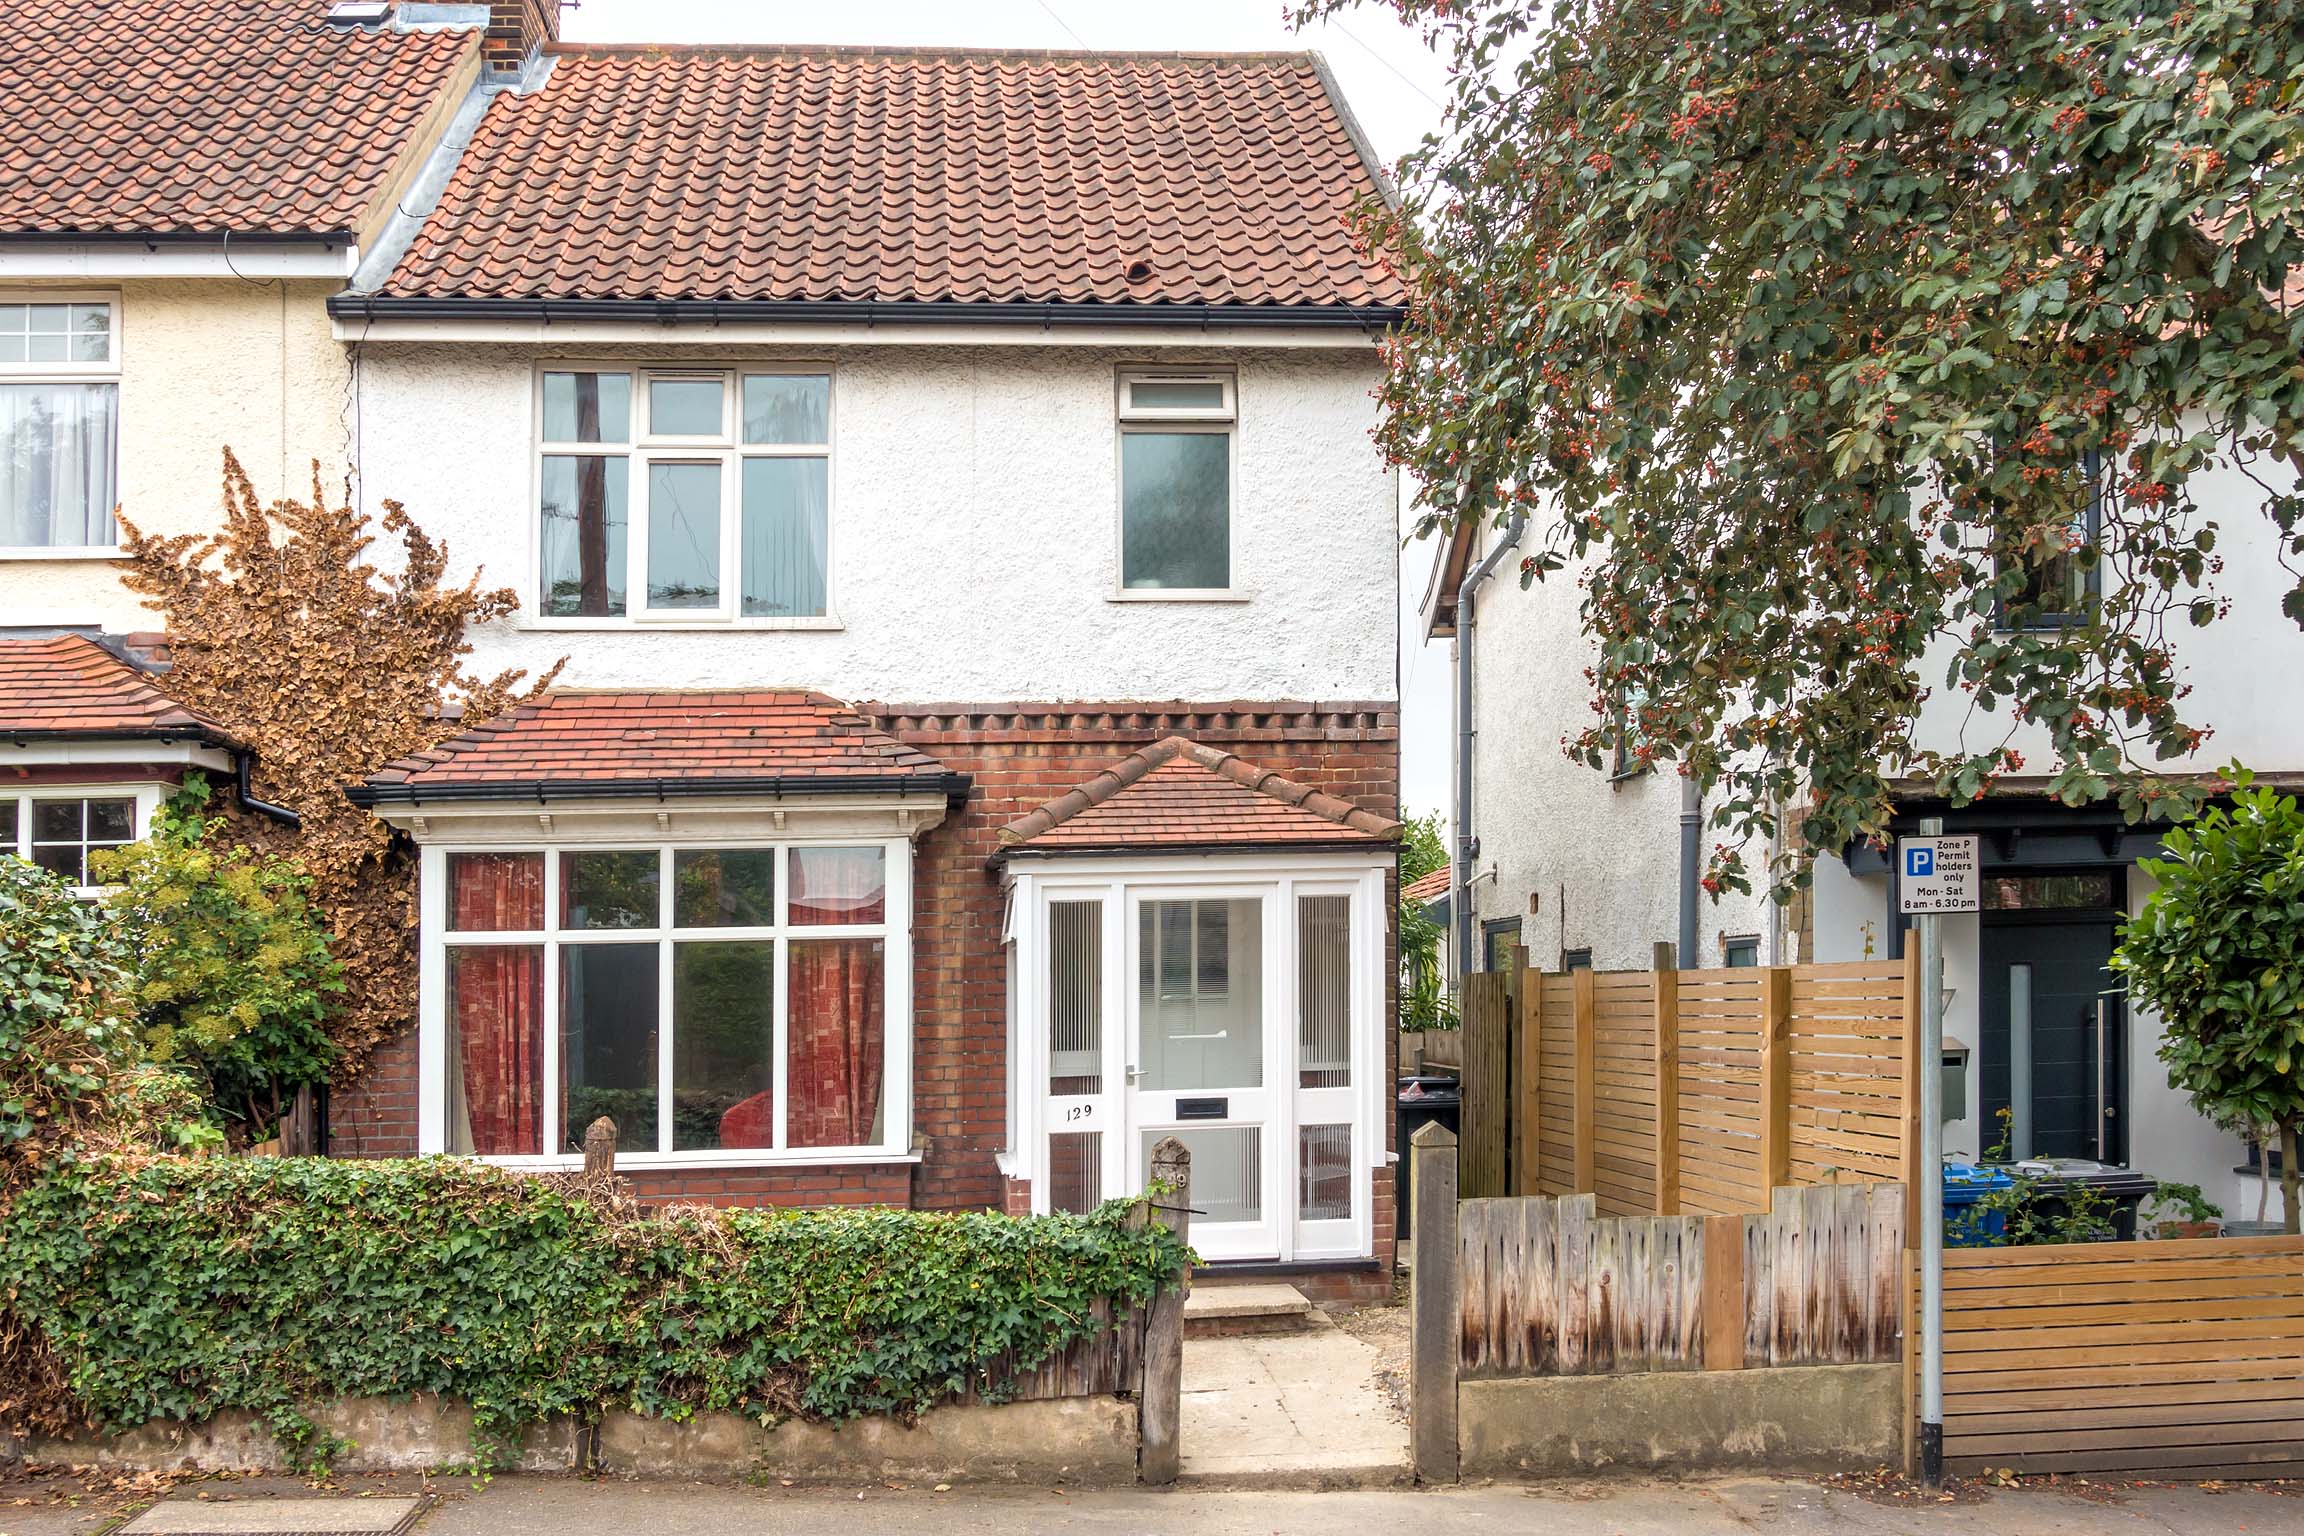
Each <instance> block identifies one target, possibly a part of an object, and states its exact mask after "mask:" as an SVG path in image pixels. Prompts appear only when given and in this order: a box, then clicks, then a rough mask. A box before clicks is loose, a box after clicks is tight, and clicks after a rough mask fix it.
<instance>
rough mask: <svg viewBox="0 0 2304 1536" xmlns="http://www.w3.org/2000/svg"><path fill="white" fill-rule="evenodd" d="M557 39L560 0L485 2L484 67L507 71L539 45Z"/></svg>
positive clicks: (518, 64)
mask: <svg viewBox="0 0 2304 1536" xmlns="http://www.w3.org/2000/svg"><path fill="white" fill-rule="evenodd" d="M559 40H560V0H489V3H488V40H487V43H486V45H485V48H484V52H485V54H486V56H487V60H488V67H489V68H490V69H494V70H503V71H511V70H516V69H518V68H519V67H520V66H521V65H522V64H523V63H525V62H527V58H528V55H529V54H530V53H533V52H534V51H535V50H536V47H537V45H538V44H540V43H552V42H558V41H559Z"/></svg>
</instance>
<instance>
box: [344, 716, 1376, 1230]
mask: <svg viewBox="0 0 2304 1536" xmlns="http://www.w3.org/2000/svg"><path fill="white" fill-rule="evenodd" d="M862 708H863V709H864V711H865V712H866V713H867V714H870V715H872V716H874V717H876V718H877V720H878V722H879V723H880V725H881V726H882V728H883V729H885V730H888V731H889V732H891V733H892V734H894V735H896V736H897V737H899V738H901V739H903V740H904V741H907V742H909V743H911V744H913V745H915V746H917V747H919V748H920V749H921V750H922V751H924V752H927V753H928V754H930V755H931V756H933V757H935V758H936V759H938V760H939V761H940V762H942V763H943V764H945V766H947V767H949V768H953V769H957V770H959V771H960V772H963V773H967V774H969V775H971V776H972V777H973V779H974V787H973V788H972V789H971V791H970V793H969V797H968V803H967V805H966V806H965V807H963V808H962V809H960V810H959V811H957V812H955V813H954V814H953V815H952V816H951V817H950V818H949V819H947V820H946V821H945V822H944V824H943V825H941V826H939V827H937V828H936V829H935V830H934V831H933V832H930V833H929V834H927V836H925V837H924V838H922V839H921V842H920V847H919V852H918V857H917V860H916V862H915V869H914V890H913V1053H912V1076H913V1100H912V1103H913V1125H914V1128H915V1131H916V1133H917V1134H918V1135H919V1136H920V1137H922V1138H923V1139H924V1142H925V1146H924V1156H923V1159H922V1162H921V1164H920V1165H919V1167H918V1168H917V1169H913V1168H908V1167H901V1166H899V1167H896V1168H893V1169H889V1168H881V1169H859V1168H826V1169H778V1170H773V1171H770V1172H761V1171H757V1170H735V1171H728V1172H722V1171H711V1172H697V1173H653V1174H648V1175H644V1176H643V1175H635V1183H636V1184H639V1185H641V1186H642V1188H643V1193H645V1194H648V1195H650V1196H652V1197H671V1196H694V1197H696V1198H700V1199H711V1200H718V1201H721V1202H723V1203H736V1202H738V1201H762V1202H774V1203H810V1204H815V1203H823V1204H840V1203H851V1202H853V1201H857V1200H886V1201H888V1202H889V1203H893V1204H904V1203H907V1201H909V1203H913V1204H917V1205H919V1206H922V1207H926V1208H930V1209H981V1208H984V1207H991V1208H993V1209H1003V1208H1006V1207H1007V1206H1008V1204H1009V1203H1010V1195H1011V1191H1010V1190H1009V1189H1008V1188H1007V1187H1006V1184H1007V1181H1005V1180H1004V1179H1003V1178H1002V1177H1001V1175H1000V1171H999V1169H998V1168H997V1167H996V1166H994V1163H993V1154H995V1153H996V1152H998V1151H999V1150H1000V1149H1001V1145H1002V1143H1003V1142H1004V1141H1005V1140H1006V1137H1007V1114H1008V1111H1007V976H1006V973H1005V971H1004V968H1003V966H1002V957H1001V950H1000V930H1001V920H1002V916H1003V912H1002V897H1001V892H1000V886H999V882H998V881H997V880H996V879H995V878H994V876H993V874H992V872H991V870H990V869H989V868H988V867H987V861H988V860H989V859H990V858H991V856H992V854H993V852H994V851H995V849H996V848H997V847H998V841H997V839H998V833H999V829H1000V828H1001V827H1002V826H1004V825H1006V824H1007V823H1008V822H1010V821H1013V820H1015V819H1016V818H1017V817H1018V816H1021V815H1023V814H1024V813H1025V812H1026V811H1029V810H1032V809H1033V808H1034V807H1036V806H1039V805H1040V804H1042V803H1044V802H1045V801H1048V800H1051V799H1054V798H1055V797H1056V796H1057V795H1060V794H1062V793H1063V792H1064V791H1066V790H1068V789H1070V788H1072V787H1073V786H1074V785H1075V784H1077V783H1079V782H1080V781H1081V780H1083V779H1086V778H1088V777H1090V776H1091V775H1093V774H1094V773H1096V772H1097V771H1098V770H1099V769H1101V768H1103V767H1105V766H1107V765H1109V764H1110V763H1111V762H1112V761H1113V760H1115V759H1116V758H1118V757H1120V756H1122V755H1123V754H1125V753H1128V752H1131V751H1134V750H1135V749H1136V748H1138V747H1141V746H1145V745H1147V744H1149V743H1151V742H1154V741H1157V740H1159V739H1160V738H1162V737H1164V736H1171V735H1183V736H1189V737H1191V738H1192V739H1193V740H1195V741H1198V742H1201V743H1203V744H1205V745H1208V746H1213V747H1221V748H1224V749H1226V750H1228V751H1232V752H1237V753H1238V754H1239V755H1240V756H1241V757H1243V758H1245V759H1247V760H1248V761H1250V762H1252V763H1255V764H1257V765H1258V766H1260V767H1265V768H1271V769H1274V770H1276V771H1277V772H1279V773H1281V774H1284V775H1286V776H1287V777H1289V778H1293V779H1297V780H1300V781H1302V782H1305V783H1309V784H1313V785H1315V786H1317V787H1319V788H1321V789H1324V790H1327V791H1329V792H1331V793H1333V794H1337V795H1341V796H1343V797H1344V798H1346V799H1349V800H1352V801H1354V802H1356V803H1357V804H1359V805H1361V806H1363V807H1365V808H1366V809H1368V810H1371V811H1374V812H1376V813H1377V814H1379V815H1383V816H1395V815H1398V814H1399V798H1400V753H1399V716H1398V713H1397V709H1396V706H1394V705H1391V704H1212V705H1192V704H1135V703H1126V704H1067V705H985V704H976V705H938V706H888V705H865V706H862ZM1387 974H1389V972H1387ZM1397 1023H1398V1021H1397V1020H1396V1019H1388V1020H1387V1021H1386V1029H1385V1044H1384V1050H1383V1054H1382V1056H1381V1058H1380V1059H1381V1060H1383V1061H1386V1062H1390V1061H1394V1060H1396V1059H1397V1057H1398V1042H1397V1038H1396V1035H1395V1033H1394V1031H1395V1029H1396V1026H1397ZM415 1060H416V1047H415V1039H414V1035H413V1033H411V1034H410V1035H409V1036H407V1037H405V1038H403V1039H401V1040H398V1041H395V1042H392V1043H391V1044H389V1045H388V1046H386V1047H384V1048H383V1049H380V1050H379V1051H378V1052H377V1054H376V1056H375V1058H374V1059H373V1061H372V1063H371V1065H370V1066H369V1068H368V1070H367V1071H366V1072H365V1073H364V1074H363V1075H362V1076H361V1078H360V1080H359V1081H358V1082H356V1083H353V1084H349V1085H344V1086H340V1087H339V1088H337V1089H336V1091H335V1092H334V1093H333V1094H332V1095H331V1098H330V1103H329V1135H330V1146H331V1149H332V1150H333V1151H335V1152H336V1154H337V1155H339V1156H356V1157H405V1156H411V1155H413V1154H414V1153H415V1150H416V1066H415ZM1387 1124H1389V1120H1387ZM1387 1134H1389V1131H1387ZM1378 1180H1379V1188H1378V1192H1377V1201H1378V1204H1377V1227H1378V1240H1379V1242H1380V1243H1381V1244H1384V1245H1385V1246H1384V1247H1382V1248H1381V1249H1380V1253H1381V1255H1382V1256H1383V1257H1384V1258H1386V1259H1387V1261H1388V1260H1389V1257H1390V1248H1389V1243H1390V1232H1391V1221H1390V1211H1391V1193H1390V1185H1389V1179H1388V1175H1386V1174H1383V1173H1379V1175H1378ZM1387 1268H1388V1265H1387Z"/></svg>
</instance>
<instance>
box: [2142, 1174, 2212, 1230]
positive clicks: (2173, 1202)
mask: <svg viewBox="0 0 2304 1536" xmlns="http://www.w3.org/2000/svg"><path fill="white" fill-rule="evenodd" d="M2140 1214H2141V1215H2142V1216H2143V1217H2144V1219H2145V1220H2147V1221H2149V1222H2150V1223H2151V1226H2150V1228H2149V1229H2148V1230H2150V1232H2151V1233H2152V1235H2153V1236H2154V1237H2222V1236H2223V1235H2224V1212H2223V1210H2222V1209H2221V1208H2220V1207H2218V1206H2217V1205H2216V1203H2215V1202H2214V1201H2212V1200H2210V1199H2209V1198H2208V1197H2207V1196H2206V1195H2204V1194H2202V1193H2201V1192H2200V1186H2199V1185H2197V1184H2163V1185H2161V1186H2160V1188H2159V1189H2158V1191H2156V1192H2155V1193H2154V1194H2152V1195H2151V1196H2150V1197H2148V1198H2147V1199H2146V1200H2145V1202H2144V1207H2143V1210H2142V1211H2141V1212H2140Z"/></svg>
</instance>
